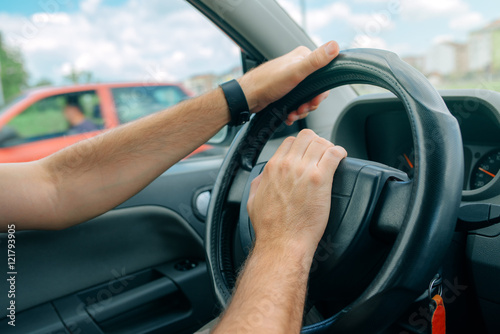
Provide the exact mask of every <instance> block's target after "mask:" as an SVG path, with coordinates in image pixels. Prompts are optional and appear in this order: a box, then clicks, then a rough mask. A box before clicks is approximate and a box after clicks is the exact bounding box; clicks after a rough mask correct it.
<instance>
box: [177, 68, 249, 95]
mask: <svg viewBox="0 0 500 334" xmlns="http://www.w3.org/2000/svg"><path fill="white" fill-rule="evenodd" d="M241 75H242V69H241V66H236V67H233V68H232V69H231V70H229V71H227V72H225V73H223V74H220V75H216V74H200V75H195V76H192V77H190V78H188V79H186V80H184V82H183V84H184V86H185V87H186V88H187V89H189V90H190V91H192V92H193V93H195V94H196V95H200V94H203V93H206V92H208V91H210V90H212V89H214V88H216V87H217V86H218V85H220V84H221V83H223V82H226V81H229V80H231V79H234V78H238V77H240V76H241Z"/></svg>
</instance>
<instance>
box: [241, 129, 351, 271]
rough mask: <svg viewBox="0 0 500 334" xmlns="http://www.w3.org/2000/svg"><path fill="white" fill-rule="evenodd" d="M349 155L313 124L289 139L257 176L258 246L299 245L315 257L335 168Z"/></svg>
mask: <svg viewBox="0 0 500 334" xmlns="http://www.w3.org/2000/svg"><path fill="white" fill-rule="evenodd" d="M346 156H347V152H346V151H345V149H344V148H342V147H340V146H335V145H333V144H332V143H331V142H329V141H328V140H326V139H324V138H321V137H319V136H318V135H316V134H315V133H314V132H313V131H311V130H302V131H301V132H300V133H299V135H298V136H297V138H294V137H289V138H287V139H285V140H284V141H283V143H282V144H281V146H280V147H279V148H278V150H277V151H276V153H275V154H274V156H273V157H272V158H271V160H269V162H268V163H267V165H266V167H265V168H264V172H263V173H262V174H261V175H259V176H258V177H257V178H256V179H255V180H254V181H253V182H252V187H251V190H250V196H249V200H248V212H249V215H250V219H251V221H252V224H253V227H254V229H255V235H256V246H255V247H261V246H263V247H266V246H267V248H268V249H269V248H272V247H278V248H282V249H287V248H288V249H295V250H297V251H298V252H299V253H300V254H301V255H302V254H303V255H305V256H306V259H307V260H308V261H312V257H313V255H314V252H315V250H316V247H317V245H318V243H319V240H320V239H321V237H322V236H323V233H324V231H325V227H326V223H327V222H328V216H329V214H330V203H331V200H330V194H331V191H332V182H333V174H334V172H335V170H336V169H337V166H338V164H339V162H340V160H342V159H343V158H345V157H346Z"/></svg>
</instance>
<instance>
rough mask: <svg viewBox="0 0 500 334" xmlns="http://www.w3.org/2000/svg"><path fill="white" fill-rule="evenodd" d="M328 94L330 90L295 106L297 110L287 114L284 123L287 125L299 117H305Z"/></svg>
mask: <svg viewBox="0 0 500 334" xmlns="http://www.w3.org/2000/svg"><path fill="white" fill-rule="evenodd" d="M329 94H330V91H327V92H324V93H321V94H319V95H318V96H316V97H314V98H313V99H312V100H311V101H309V102H307V103H304V104H302V105H301V106H300V107H298V108H297V110H295V111H292V112H291V113H290V114H289V115H288V118H287V120H286V121H285V123H286V124H287V125H292V124H293V122H295V121H298V120H299V119H303V118H306V117H307V115H309V113H310V112H311V111H314V110H316V109H317V108H318V106H319V105H320V103H321V102H323V101H324V100H325V99H326V98H327V97H328V95H329Z"/></svg>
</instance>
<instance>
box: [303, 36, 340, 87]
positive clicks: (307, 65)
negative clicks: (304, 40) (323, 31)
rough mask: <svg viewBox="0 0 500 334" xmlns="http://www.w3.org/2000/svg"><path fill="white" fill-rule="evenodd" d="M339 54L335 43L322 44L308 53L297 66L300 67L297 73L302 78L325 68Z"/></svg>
mask: <svg viewBox="0 0 500 334" xmlns="http://www.w3.org/2000/svg"><path fill="white" fill-rule="evenodd" d="M338 54H339V45H338V44H337V42H335V41H330V42H328V43H325V44H323V45H322V46H320V47H319V48H317V49H316V50H314V51H312V52H311V53H309V54H308V55H307V56H305V57H304V59H303V60H301V61H300V62H299V63H298V64H297V65H298V66H299V67H300V68H299V71H300V73H302V74H303V75H304V78H305V77H307V76H308V75H310V74H311V73H313V72H315V71H317V70H319V69H320V68H322V67H324V66H326V65H327V64H328V63H329V62H331V61H332V60H333V59H334V58H335V57H337V56H338Z"/></svg>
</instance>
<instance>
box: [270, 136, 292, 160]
mask: <svg viewBox="0 0 500 334" xmlns="http://www.w3.org/2000/svg"><path fill="white" fill-rule="evenodd" d="M294 142H295V137H288V138H286V139H285V140H283V142H282V143H281V145H280V147H278V149H277V150H276V153H274V157H276V158H278V157H283V156H285V155H286V154H287V153H288V151H290V148H291V147H292V145H293V143H294Z"/></svg>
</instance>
